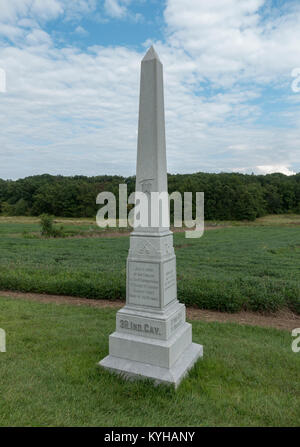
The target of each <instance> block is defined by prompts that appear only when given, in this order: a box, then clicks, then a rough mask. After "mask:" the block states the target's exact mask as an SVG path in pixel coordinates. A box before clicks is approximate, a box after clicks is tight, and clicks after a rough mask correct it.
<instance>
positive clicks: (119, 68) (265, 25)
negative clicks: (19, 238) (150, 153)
mask: <svg viewBox="0 0 300 447" xmlns="http://www.w3.org/2000/svg"><path fill="white" fill-rule="evenodd" d="M151 44H154V46H155V48H156V51H157V52H158V54H159V56H160V59H161V60H162V62H163V64H164V75H165V105H166V127H167V129H166V130H167V158H168V171H169V172H172V173H187V172H197V171H205V172H220V171H226V172H232V171H234V172H243V173H248V172H249V173H251V172H255V173H270V172H283V173H285V174H288V175H290V174H293V173H294V172H299V171H300V68H299V67H300V2H299V0H209V1H207V0H186V1H183V0H165V1H163V0H0V126H1V132H0V178H4V179H6V178H12V179H16V178H20V177H25V176H28V175H34V174H41V173H46V172H47V173H50V174H62V175H76V174H84V175H100V174H122V175H126V176H127V175H133V174H134V173H135V163H136V140H137V119H138V93H139V70H140V60H141V58H142V57H143V55H144V53H145V52H146V50H147V48H148V47H149V46H150V45H151ZM297 69H298V70H297ZM4 73H5V75H6V91H5V92H4ZM298 78H299V79H298Z"/></svg>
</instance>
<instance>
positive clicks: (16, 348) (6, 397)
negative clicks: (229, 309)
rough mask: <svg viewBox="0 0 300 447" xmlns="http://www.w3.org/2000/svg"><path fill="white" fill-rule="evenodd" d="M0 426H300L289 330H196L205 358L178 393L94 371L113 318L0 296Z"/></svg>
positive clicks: (207, 326) (299, 366) (109, 313)
mask: <svg viewBox="0 0 300 447" xmlns="http://www.w3.org/2000/svg"><path fill="white" fill-rule="evenodd" d="M0 327H2V328H3V329H5V330H6V334H7V352H6V353H0V426H299V424H300V377H299V371H300V353H298V354H296V353H293V352H292V350H291V343H292V337H291V334H290V333H289V332H287V331H279V330H275V329H263V328H258V327H250V326H239V325H236V324H222V323H204V322H193V339H194V341H195V342H198V343H202V344H203V345H204V358H203V360H200V361H199V362H198V363H197V364H196V366H195V367H194V368H193V369H192V371H191V373H190V375H189V377H188V378H186V379H185V380H184V381H183V382H182V384H181V385H180V386H179V388H178V390H177V391H176V392H175V391H174V390H173V389H172V388H170V387H165V386H160V387H154V386H153V385H152V384H151V383H149V382H126V381H124V380H122V379H120V378H119V377H116V376H114V375H111V374H109V373H108V372H107V371H104V370H102V369H100V368H98V367H97V366H96V363H97V362H99V360H101V359H102V358H103V357H104V356H106V355H107V353H108V336H109V334H110V333H111V332H112V331H113V330H114V328H115V311H114V310H112V309H99V308H98V309H95V308H90V307H85V306H82V307H77V306H67V305H55V304H44V303H36V302H29V301H23V300H12V299H8V298H5V297H1V298H0Z"/></svg>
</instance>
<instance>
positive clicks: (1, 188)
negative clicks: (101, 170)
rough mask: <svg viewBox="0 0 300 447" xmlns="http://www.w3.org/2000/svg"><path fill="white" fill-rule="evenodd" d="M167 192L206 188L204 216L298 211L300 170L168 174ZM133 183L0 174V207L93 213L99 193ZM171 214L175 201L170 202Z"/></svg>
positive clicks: (32, 212)
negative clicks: (291, 172) (5, 177)
mask: <svg viewBox="0 0 300 447" xmlns="http://www.w3.org/2000/svg"><path fill="white" fill-rule="evenodd" d="M168 182H169V193H170V194H171V193H172V192H174V191H179V192H180V193H182V194H183V193H184V192H192V193H193V198H194V200H195V198H196V194H195V193H196V192H204V194H205V219H208V220H255V219H256V218H257V217H261V216H264V215H266V214H282V213H300V173H298V174H296V175H293V176H285V175H283V174H280V173H276V174H268V175H254V174H251V175H247V174H239V173H219V174H211V173H203V172H198V173H195V174H175V175H173V174H168ZM124 183H125V184H127V187H128V195H129V194H131V193H132V192H133V191H134V189H135V177H127V178H125V177H122V176H108V175H103V176H95V177H86V176H74V177H64V176H60V175H58V176H53V175H49V174H44V175H35V176H31V177H26V178H24V179H19V180H15V181H14V180H2V179H0V213H1V214H2V215H8V216H26V215H27V216H39V215H41V214H45V213H46V214H50V215H54V216H61V217H95V215H96V213H97V211H98V209H99V205H97V204H96V197H97V195H98V194H99V193H100V192H103V191H110V192H112V193H114V194H115V196H116V198H117V200H118V192H119V184H124ZM171 214H172V206H171Z"/></svg>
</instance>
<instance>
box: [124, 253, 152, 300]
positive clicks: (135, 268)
mask: <svg viewBox="0 0 300 447" xmlns="http://www.w3.org/2000/svg"><path fill="white" fill-rule="evenodd" d="M128 279H129V286H128V294H129V296H128V301H129V303H130V304H136V305H138V306H152V307H159V306H160V299H159V298H160V297H159V264H154V263H150V262H134V261H129V262H128Z"/></svg>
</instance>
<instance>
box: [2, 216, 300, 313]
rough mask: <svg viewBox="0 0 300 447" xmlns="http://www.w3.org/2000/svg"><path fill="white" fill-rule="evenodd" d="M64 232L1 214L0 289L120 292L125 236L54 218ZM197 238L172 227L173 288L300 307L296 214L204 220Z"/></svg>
mask: <svg viewBox="0 0 300 447" xmlns="http://www.w3.org/2000/svg"><path fill="white" fill-rule="evenodd" d="M57 221H58V222H59V223H63V225H64V227H65V231H66V232H67V233H68V234H69V235H71V236H73V237H68V238H61V239H60V238H57V239H43V238H40V237H39V236H38V234H39V225H38V219H34V218H5V217H2V218H0V289H2V290H4V289H6V290H18V291H24V292H38V293H52V294H60V295H74V296H81V297H86V298H96V299H118V298H121V299H124V298H125V266H126V257H127V254H128V247H129V238H128V236H127V235H126V236H121V237H113V235H111V233H110V232H108V233H107V231H106V232H105V231H103V230H102V234H103V235H106V236H105V237H88V236H91V235H94V236H95V234H96V233H97V231H98V232H99V231H100V230H99V228H97V227H96V226H95V225H94V223H93V221H92V220H91V219H57ZM206 224H208V225H210V226H213V225H215V226H216V229H214V230H209V231H206V232H205V234H204V236H203V237H202V238H200V239H185V237H184V233H176V234H175V235H174V243H175V251H176V256H177V274H178V296H179V299H180V300H181V301H182V302H185V303H186V304H188V305H195V306H198V307H200V308H206V309H216V310H223V311H232V312H234V311H238V310H240V309H250V310H254V311H262V312H270V311H276V310H278V309H280V308H283V307H286V306H288V307H289V308H290V309H292V310H293V311H296V312H298V313H300V281H299V278H300V216H296V215H287V216H267V217H265V218H262V219H260V220H257V221H256V222H255V223H253V224H246V223H245V222H242V223H236V222H235V223H234V222H231V223H228V222H227V225H229V224H230V225H231V226H230V227H224V226H223V225H224V224H225V223H224V222H221V223H220V222H218V223H215V222H207V223H206Z"/></svg>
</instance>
